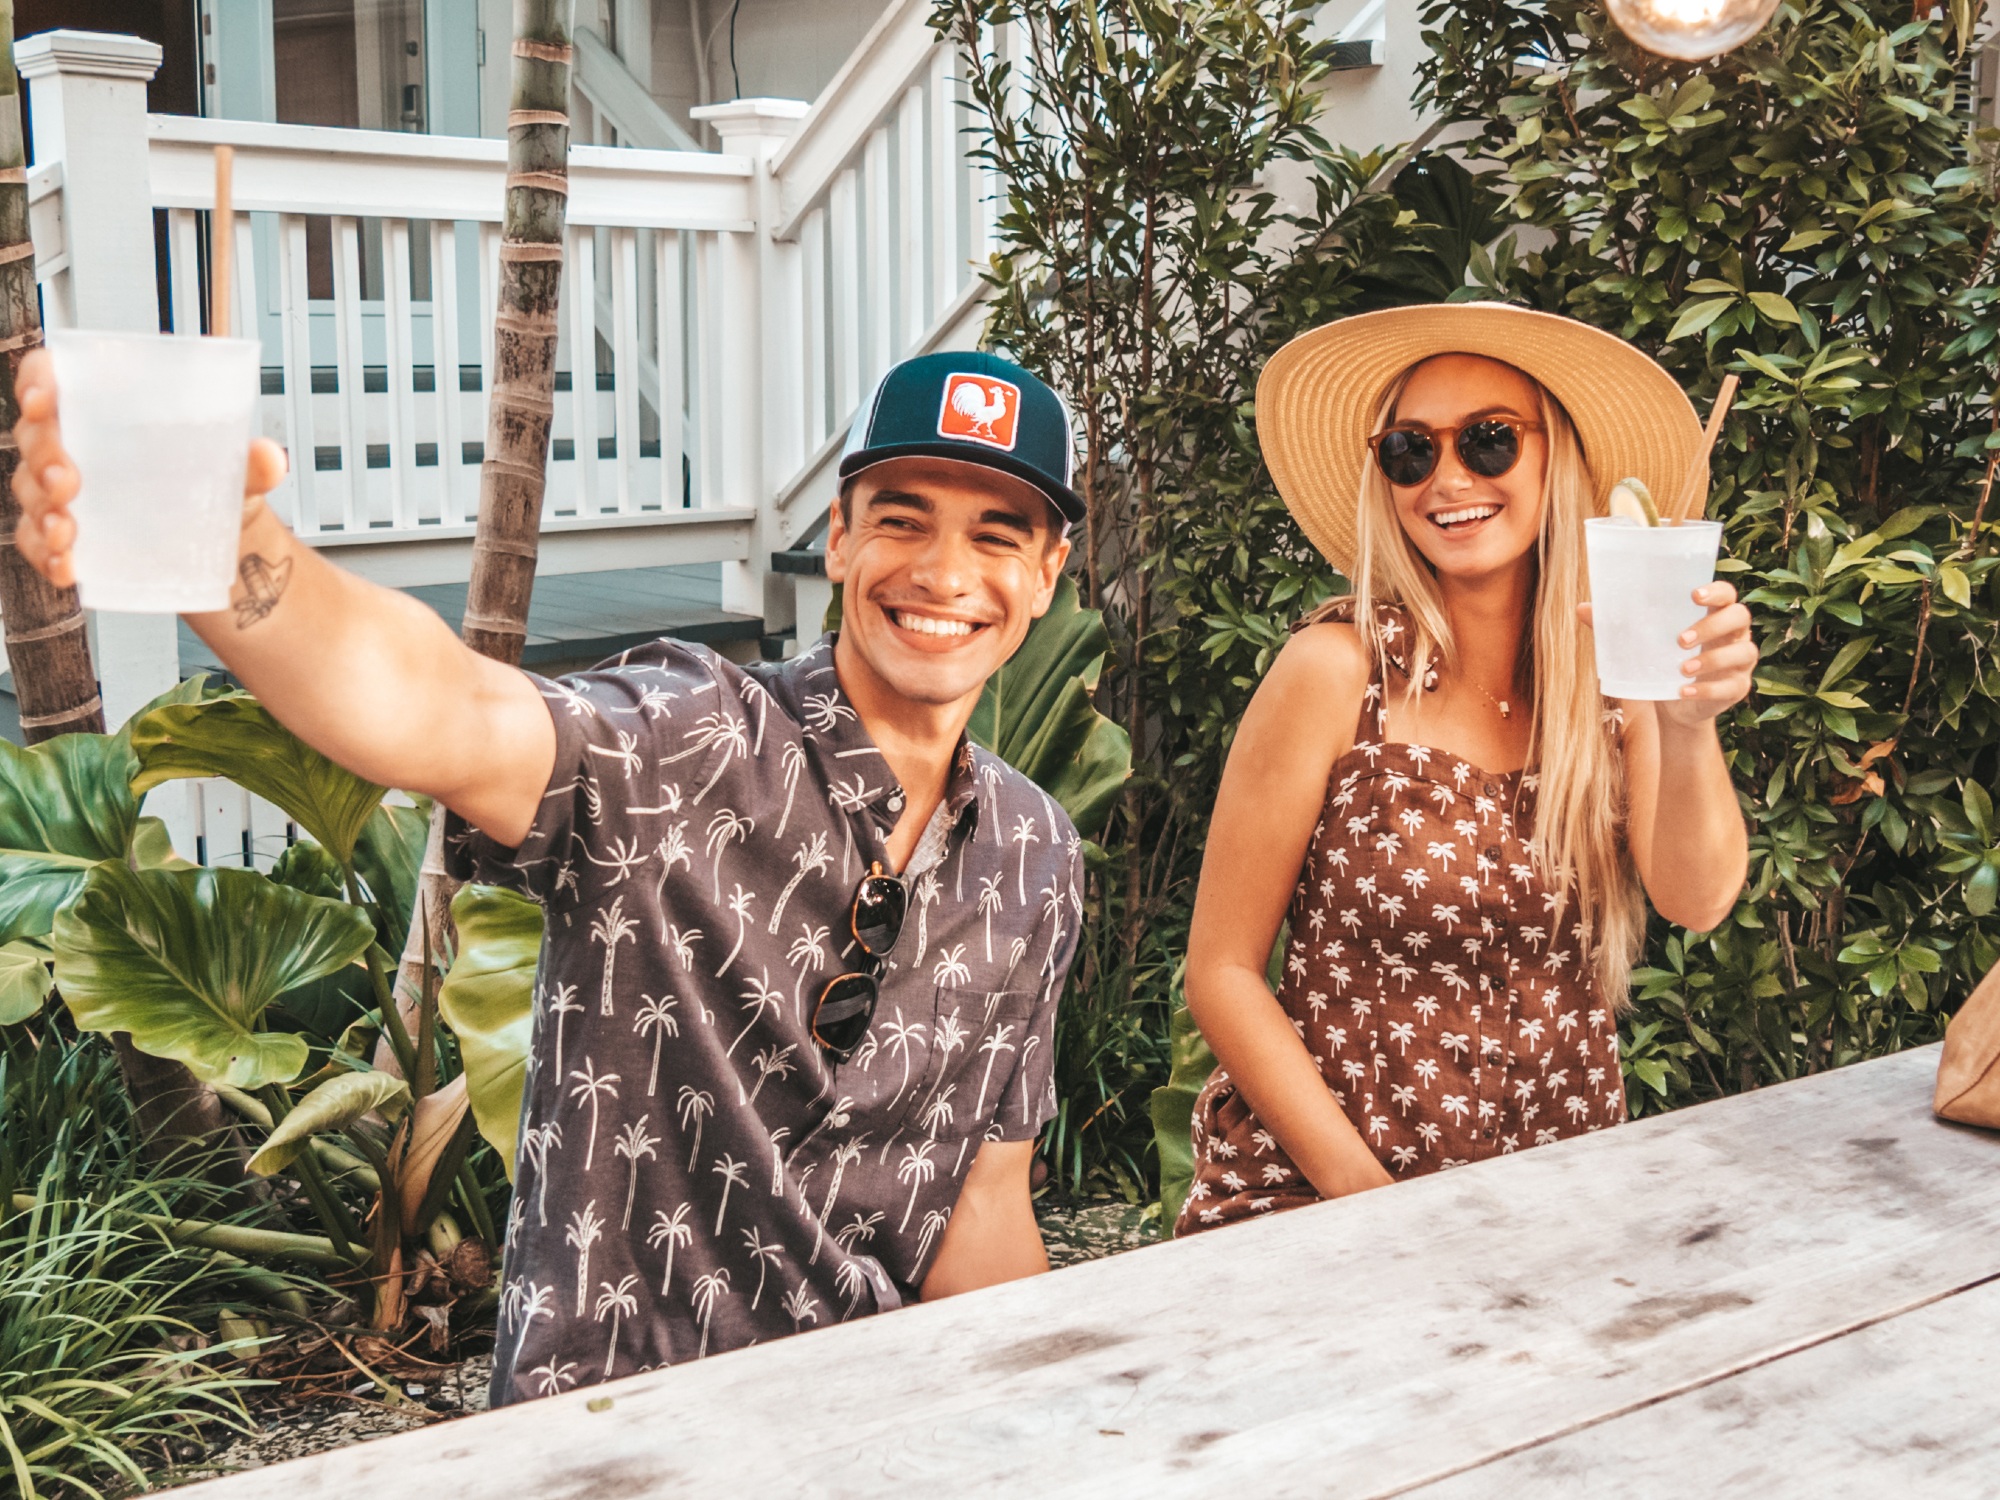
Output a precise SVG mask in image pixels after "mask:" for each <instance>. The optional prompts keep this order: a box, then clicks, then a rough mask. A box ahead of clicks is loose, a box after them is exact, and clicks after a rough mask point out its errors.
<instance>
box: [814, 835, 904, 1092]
mask: <svg viewBox="0 0 2000 1500" xmlns="http://www.w3.org/2000/svg"><path fill="white" fill-rule="evenodd" d="M909 909H910V893H909V888H908V887H907V886H905V885H904V884H903V882H902V880H901V879H900V878H899V877H897V876H894V875H891V874H889V873H888V872H887V871H886V870H884V869H883V868H882V866H881V865H880V863H875V864H871V865H870V866H869V867H868V873H867V874H866V875H864V876H862V877H861V883H860V884H859V885H857V886H856V887H855V888H854V902H853V905H852V906H851V907H850V908H849V911H848V916H847V930H848V931H849V932H850V933H851V934H853V937H854V944H855V946H856V947H858V948H859V949H860V950H861V952H862V955H863V956H864V957H865V958H866V959H867V961H868V967H867V968H866V969H864V970H862V971H861V972H860V973H858V974H837V975H835V976H834V977H833V978H832V979H830V980H828V981H827V983H826V986H825V988H823V989H822V990H821V991H820V992H819V1000H818V1002H817V1003H816V1004H815V1005H814V1006H813V1014H812V1037H813V1041H815V1042H816V1043H818V1044H819V1047H820V1049H821V1050H822V1051H823V1052H825V1053H826V1055H827V1056H828V1057H830V1058H831V1059H832V1060H833V1061H834V1062H836V1063H844V1062H846V1061H847V1060H848V1059H849V1058H851V1057H852V1056H854V1053H855V1051H856V1049H857V1048H859V1047H860V1045H861V1042H862V1039H863V1038H864V1037H866V1036H867V1035H868V1027H869V1024H870V1023H871V1022H872V1021H873V1020H874V1019H875V1002H876V1000H877V999H878V998H879V996H880V994H881V986H880V983H879V976H880V975H881V972H882V960H883V959H885V958H887V957H888V956H889V954H890V952H891V951H892V950H893V949H894V948H895V946H896V939H897V938H899V937H901V936H902V934H903V918H904V916H905V915H906V914H907V913H908V912H909Z"/></svg>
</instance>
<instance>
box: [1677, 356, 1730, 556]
mask: <svg viewBox="0 0 2000 1500" xmlns="http://www.w3.org/2000/svg"><path fill="white" fill-rule="evenodd" d="M1738 384H1739V382H1738V381H1737V379H1736V377H1735V376H1734V375H1725V376H1723V377H1722V389H1721V390H1719V391H1717V392H1716V393H1715V405H1713V406H1711V407H1710V408H1709V409H1708V426H1707V428H1706V429H1704V431H1703V432H1702V435H1701V451H1700V452H1699V453H1697V454H1695V456H1694V462H1693V463H1691V464H1689V465H1688V472H1687V478H1686V479H1685V480H1683V481H1682V483H1681V493H1680V498H1679V499H1678V500H1676V501H1675V502H1674V509H1673V513H1672V514H1671V515H1670V516H1669V517H1668V520H1669V521H1670V522H1671V524H1673V525H1675V526H1678V525H1680V524H1681V522H1683V521H1685V520H1686V519H1687V518H1688V512H1689V511H1691V510H1692V511H1696V512H1697V514H1698V513H1699V512H1700V511H1701V510H1706V509H1707V502H1708V456H1709V454H1711V453H1713V452H1714V451H1715V440H1716V439H1717V438H1718V437H1720V436H1722V419H1723V418H1724V417H1726V416H1728V415H1729V404H1730V402H1732V401H1734V400H1735V399H1736V387H1737V385H1738ZM1697 499H1699V500H1700V501H1701V502H1702V503H1701V505H1700V506H1697V505H1696V504H1695V502H1696V500H1697Z"/></svg>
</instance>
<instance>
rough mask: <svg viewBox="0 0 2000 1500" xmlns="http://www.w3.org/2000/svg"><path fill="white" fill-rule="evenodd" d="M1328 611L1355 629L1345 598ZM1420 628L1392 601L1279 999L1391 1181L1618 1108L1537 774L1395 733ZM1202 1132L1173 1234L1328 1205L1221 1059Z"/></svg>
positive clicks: (1325, 816)
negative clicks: (1537, 823) (1537, 825)
mask: <svg viewBox="0 0 2000 1500" xmlns="http://www.w3.org/2000/svg"><path fill="white" fill-rule="evenodd" d="M1320 619H1334V620H1342V621H1349V622H1351V621H1352V620H1353V604H1352V602H1351V601H1341V602H1340V603H1339V604H1338V605H1336V606H1334V607H1333V608H1331V609H1328V610H1326V611H1324V612H1322V613H1321V614H1319V615H1317V616H1314V617H1312V620H1313V621H1317V620H1320ZM1301 623H1302V624H1303V623H1307V622H1301ZM1408 635H1409V627H1408V621H1407V619H1406V617H1405V616H1404V615H1403V614H1402V613H1401V612H1400V611H1399V610H1397V609H1395V608H1393V607H1391V606H1381V607H1380V608H1379V609H1378V613H1377V617H1376V640H1377V645H1378V649H1377V650H1376V652H1375V659H1376V661H1377V663H1378V666H1377V668H1376V671H1375V674H1374V677H1373V678H1372V680H1371V681H1370V683H1369V686H1368V691H1367V694H1366V696H1365V698H1364V699H1363V702H1362V709H1361V722H1360V724H1359V725H1358V726H1357V727H1356V730H1355V737H1354V748H1353V749H1351V750H1349V751H1348V752H1347V754H1345V755H1343V756H1342V757H1341V758H1340V759H1339V760H1337V761H1336V762H1334V765H1333V770H1332V772H1331V774H1330V775H1329V777H1328V780H1327V796H1326V804H1325V806H1324V808H1323V809H1322V810H1321V813H1320V820H1319V823H1318V826H1317V827H1315V828H1314V829H1313V835H1312V841H1311V843H1310V845H1309V846H1308V848H1307V851H1306V858H1305V863H1304V865H1303V866H1302V867H1301V869H1300V872H1299V883H1298V888H1297V890H1296V891H1295V892H1294V893H1293V896H1292V903H1291V908H1290V912H1289V919H1290V923H1291V937H1290V941H1289V943H1288V945H1287V948H1286V951H1285V969H1284V979H1283V982H1282V983H1281V984H1280V986H1279V989H1278V1001H1279V1003H1280V1004H1281V1005H1282V1006H1283V1007H1284V1009H1285V1013H1286V1015H1288V1016H1289V1017H1290V1018H1291V1022H1292V1026H1293V1028H1294V1029H1295V1030H1297V1032H1298V1033H1299V1036H1300V1037H1301V1038H1302V1039H1303V1040H1304V1041H1305V1044H1306V1047H1307V1048H1308V1050H1310V1052H1311V1053H1312V1057H1313V1061H1314V1062H1316V1063H1317V1064H1318V1065H1319V1070H1320V1074H1321V1076H1322V1077H1324V1078H1325V1079H1326V1083H1327V1087H1328V1088H1330V1089H1331V1090H1332V1091H1333V1097H1334V1098H1335V1099H1336V1100H1337V1101H1339V1103H1340V1106H1341V1108H1342V1109H1343V1110H1345V1111H1346V1113H1347V1117H1348V1118H1349V1119H1350V1120H1352V1121H1353V1122H1354V1127H1355V1129H1356V1130H1358V1131H1360V1132H1361V1137H1362V1139H1363V1140H1365V1141H1366V1142H1367V1143H1368V1145H1369V1146H1370V1148H1371V1149H1373V1151H1374V1152H1375V1155H1376V1156H1377V1157H1378V1158H1379V1159H1380V1160H1381V1162H1382V1164H1383V1165H1384V1166H1385V1167H1387V1168H1388V1169H1389V1170H1390V1171H1391V1172H1392V1173H1394V1174H1395V1176H1396V1177H1397V1178H1398V1179H1401V1178H1405V1177H1420V1176H1423V1175H1425V1174H1427V1173H1430V1172H1435V1171H1439V1170H1441V1169H1442V1168H1445V1167H1456V1166H1462V1165H1463V1164H1464V1163H1466V1162H1470V1161H1479V1160H1482V1159H1483V1158H1486V1157H1489V1156H1495V1155H1499V1154H1502V1153H1505V1152H1510V1151H1514V1150H1517V1149H1519V1148H1520V1147H1523V1146H1539V1145H1543V1144H1545V1143H1547V1142H1549V1141H1554V1140H1559V1139H1561V1138H1562V1137H1564V1136H1569V1135H1577V1134H1580V1133H1582V1132H1584V1131H1589V1130H1597V1129H1600V1128H1601V1127H1603V1126H1606V1125H1614V1124H1616V1123H1618V1122H1619V1121H1620V1120H1623V1119H1624V1118H1625V1089H1624V1082H1623V1079H1622V1077H1621V1074H1620V1072H1619V1066H1618V1033H1617V1029H1616V1027H1615V1026H1614V1025H1613V1023H1612V1019H1611V1015H1610V1012H1609V1010H1608V1008H1607V1007H1606V1006H1605V1004H1604V1002H1603V1001H1602V1000H1601V999H1600V998H1599V996H1598V991H1597V986H1596V984H1595V982H1594V968H1595V957H1596V956H1595V952H1594V950H1592V949H1591V947H1590V944H1589V942H1588V939H1587V935H1586V934H1585V933H1584V932H1583V931H1582V929H1581V927H1580V925H1579V924H1578V923H1577V922H1576V921H1575V917H1574V913H1575V910H1576V907H1575V903H1574V902H1573V901H1571V902H1569V903H1567V904H1566V905H1565V911H1566V913H1567V914H1566V915H1565V916H1564V917H1563V922H1564V923H1565V926H1564V929H1563V930H1561V931H1558V930H1557V929H1556V910H1557V907H1558V906H1559V905H1563V904H1564V903H1560V902H1559V901H1558V895H1557V892H1556V891H1555V890H1554V889H1553V888H1552V887H1551V886H1550V885H1549V883H1548V882H1547V881H1546V880H1545V879H1544V878H1543V876H1542V874H1541V872H1540V871H1539V870H1538V869H1537V868H1536V864H1535V860H1534V858H1533V851H1532V840H1533V837H1534V810H1535V792H1536V783H1537V778H1536V776H1535V775H1534V773H1533V772H1532V771H1529V772H1522V771H1512V772H1505V773H1498V774H1496V773H1494V772H1490V771H1483V770H1481V769H1480V768H1479V767H1477V766H1475V765H1473V764H1472V763H1471V762H1469V761H1465V760H1461V759H1459V758H1458V757H1457V756H1454V755H1447V754H1445V753H1444V752H1443V751H1440V750H1434V749H1431V748H1430V747H1428V746H1425V745H1407V744H1399V743H1395V742H1392V741H1390V740H1389V738H1388V733H1387V702H1388V693H1389V692H1390V691H1392V690H1393V691H1402V690H1403V687H1404V684H1406V683H1407V681H1408V666H1407V662H1406V656H1405V646H1406V642H1407V640H1408ZM1382 664H1386V669H1385V667H1384V665H1382ZM1392 676H1393V679H1394V681H1393V683H1392V680H1391V679H1392ZM1424 686H1425V690H1426V691H1432V690H1434V689H1435V688H1436V686H1437V680H1436V676H1435V674H1432V675H1431V677H1430V678H1429V680H1428V681H1426V683H1425V685H1424ZM1192 1129H1193V1136H1194V1157H1195V1174H1194V1185H1193V1187H1192V1188H1191V1189H1190V1190H1189V1193H1188V1197H1187V1202H1186V1204H1185V1205H1184V1206H1183V1207H1182V1209H1181V1214H1180V1219H1179V1221H1178V1222H1177V1223H1176V1225H1175V1226H1174V1232H1175V1233H1176V1234H1187V1233H1190V1232H1191V1231H1194V1230H1198V1229H1206V1228H1209V1227H1210V1226H1212V1225H1216V1224H1232V1223H1236V1222H1238V1221H1240V1220H1243V1219H1248V1218H1254V1217H1255V1216H1257V1215H1258V1214H1264V1213H1272V1212H1275V1211H1277V1210H1281V1209H1287V1208H1298V1207H1301V1206H1303V1205H1304V1204H1307V1203H1314V1202H1317V1201H1318V1199H1319V1195H1318V1194H1317V1193H1316V1192H1315V1191H1314V1189H1313V1186H1312V1184H1311V1183H1310V1182H1308V1181H1307V1180H1306V1177H1305V1175H1304V1174H1303V1173H1302V1172H1300V1171H1299V1169H1298V1168H1297V1166H1295V1165H1294V1164H1293V1162H1292V1160H1291V1158H1290V1157H1289V1156H1287V1155H1286V1154H1285V1149H1284V1147H1282V1146H1280V1145H1279V1144H1278V1143H1277V1140H1276V1139H1275V1138H1274V1137H1273V1136H1272V1134H1271V1133H1270V1132H1269V1131H1268V1130H1266V1129H1265V1128H1264V1127H1263V1126H1262V1125H1261V1124H1260V1123H1259V1122H1258V1120H1257V1117H1256V1116H1255V1115H1254V1114H1252V1113H1251V1112H1250V1108H1249V1106H1248V1105H1247V1104H1246V1103H1245V1102H1244V1100H1243V1098H1242V1096H1241V1095H1240V1094H1239V1093H1238V1092H1237V1089H1236V1086H1235V1085H1234V1084H1233V1083H1232V1082H1231V1081H1230V1078H1229V1075H1228V1073H1227V1072H1226V1071H1225V1070H1223V1069H1221V1068H1217V1069H1216V1071H1215V1073H1214V1074H1213V1075H1212V1076H1211V1077H1210V1078H1209V1080H1208V1083H1207V1085H1206V1087H1204V1088H1203V1090H1202V1092H1201V1096H1200V1098H1199V1099H1198V1100H1196V1102H1195V1110H1194V1122H1193V1127H1192Z"/></svg>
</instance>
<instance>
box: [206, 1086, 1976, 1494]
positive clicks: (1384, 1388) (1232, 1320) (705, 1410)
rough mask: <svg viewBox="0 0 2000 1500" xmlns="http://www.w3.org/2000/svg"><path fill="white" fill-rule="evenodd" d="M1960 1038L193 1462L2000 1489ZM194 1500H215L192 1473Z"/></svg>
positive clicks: (592, 1473)
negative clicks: (1118, 1252) (1934, 1105)
mask: <svg viewBox="0 0 2000 1500" xmlns="http://www.w3.org/2000/svg"><path fill="white" fill-rule="evenodd" d="M1936 1066H1937V1049H1936V1048H1935V1047H1929V1048H1923V1049H1920V1050H1918V1051H1914V1052H1909V1053H1905V1054H1903V1055H1901V1056H1898V1057H1892V1058H1885V1059H1882V1060H1880V1061H1877V1062H1870V1063H1865V1064H1861V1065H1859V1066H1856V1067H1852V1068H1848V1069H1845V1070H1843V1071H1840V1072H1837V1073H1831V1074H1826V1075H1822V1076H1820V1077H1817V1078H1812V1079H1807V1080H1804V1081H1801V1082H1798V1083H1792V1084H1786V1085H1783V1086H1780V1087H1776V1088H1770V1089H1766V1090H1764V1091H1762V1092H1761V1093H1757V1094H1750V1095H1745V1096H1743V1097H1740V1098H1735V1099H1728V1100H1724V1101H1721V1102H1719V1103H1715V1104H1709V1105H1704V1106H1702V1107H1700V1108H1696V1109H1690V1110H1685V1111H1682V1112H1680V1113H1677V1114H1674V1115H1670V1116H1665V1117H1661V1118H1656V1119H1651V1120H1647V1121H1644V1122H1642V1123H1639V1124H1636V1125H1628V1126H1624V1127H1622V1128H1620V1129H1618V1130H1614V1131H1607V1132H1605V1133H1603V1134H1600V1135H1594V1136H1588V1137H1584V1138H1582V1139H1578V1140H1572V1141H1566V1142H1564V1143H1562V1144H1560V1145H1555V1146H1548V1147H1543V1148H1541V1149H1539V1150H1535V1151H1530V1152H1526V1153H1524V1154H1522V1155H1519V1156H1513V1157H1504V1158H1501V1159H1499V1160H1496V1161H1491V1162H1487V1163H1484V1164H1482V1165H1479V1166H1474V1167H1467V1168H1462V1169H1459V1170H1456V1171H1451V1172H1446V1173H1444V1174H1442V1175H1440V1176H1436V1177H1430V1178H1425V1179H1423V1180H1421V1181H1418V1182H1412V1183H1408V1184H1405V1185H1403V1186H1400V1187H1397V1188H1395V1189H1393V1190H1390V1191H1386V1192H1376V1193H1370V1194H1367V1195H1365V1196H1363V1197H1360V1198H1356V1199H1351V1200H1348V1201H1345V1202H1340V1203H1329V1204H1323V1205H1320V1206H1317V1207H1314V1208H1309V1209H1304V1210H1300V1211H1298V1212H1296V1213H1290V1214H1285V1215H1281V1216H1279V1217H1277V1218H1274V1219H1270V1220H1266V1221H1260V1222H1258V1223H1254V1224H1248V1225H1243V1226H1241V1227H1238V1228H1233V1229H1224V1230H1220V1231H1216V1232H1213V1233H1210V1234H1205V1235H1200V1236H1197V1237H1196V1238H1194V1239H1192V1240H1188V1241H1184V1242H1180V1243H1176V1244H1167V1245H1159V1246H1154V1247H1150V1248H1148V1249H1144V1250H1139V1251H1135V1252H1133V1253H1131V1254H1129V1255H1123V1256H1119V1257H1116V1258H1114V1259H1111V1260H1104V1261H1097V1262H1093V1263H1091V1264H1089V1265H1084V1266H1078V1267H1075V1268H1073V1269H1071V1270H1067V1271H1062V1272H1058V1273H1056V1274H1055V1275H1052V1276H1046V1277H1040V1278H1037V1279H1035V1280H1032V1281H1027V1282H1020V1283H1016V1284H1014V1285H1012V1286H1006V1287H998V1288H994V1289H992V1290H990V1291H987V1292H982V1293H977V1294H974V1295H971V1296H967V1297H963V1298H959V1299H957V1300H955V1301H949V1302H942V1303H938V1304H936V1305H933V1306H927V1307H918V1308H913V1309H910V1310H908V1311H904V1312H899V1313H895V1314H892V1315H890V1316H887V1317H882V1318H875V1319H869V1320H865V1321H862V1322H859V1323H854V1324H850V1325H847V1326H844V1327H840V1328H835V1329H830V1330H825V1331H821V1332H816V1333H808V1334H806V1335H804V1336H803V1337H799V1338H794V1339H788V1340H785V1341H784V1342H782V1343H779V1344H774V1345H770V1346H768V1347H764V1348H759V1349H750V1350H745V1351H742V1352H740V1353H735V1354H729V1355H724V1356H721V1357H718V1358H713V1359H709V1360H707V1361H704V1362H702V1363H700V1364H694V1365H685V1366H681V1367H679V1368H676V1369H672V1370H664V1371H659V1372H656V1373H654V1374H651V1375H641V1376H635V1377H633V1378H631V1379H628V1380H623V1381H619V1382H617V1383H616V1384H613V1385H608V1386H601V1387H597V1388H595V1389H588V1390H580V1391H576V1392H573V1393H571V1394H569V1395H566V1396H561V1397H557V1398H554V1399H551V1400H547V1401H539V1402H535V1403H532V1404H530V1405H524V1406H517V1407H513V1408H509V1409H508V1410H506V1411H503V1412H497V1413H493V1414H490V1415H486V1416H480V1417H472V1418H468V1419H466V1420H463V1421H459V1422H452V1423H447V1424H441V1425H440V1426H438V1427H434V1428H431V1429H429V1430H427V1431H424V1432H418V1433H411V1434H408V1435H405V1436H402V1437H394V1438H388V1439H385V1440H382V1441H379V1442H375V1443H370V1444H367V1445H365V1446H363V1447H359V1448H350V1449H347V1450H344V1451H341V1452H337V1453H333V1454H328V1455H325V1456H322V1457H319V1458H312V1459H305V1460H301V1461H299V1462H296V1463H290V1464H285V1465H282V1466H279V1467H275V1468H270V1469H264V1470H259V1471H256V1472H253V1473H249V1474H244V1475H239V1476H236V1477H233V1478H229V1479H224V1480H218V1481H212V1482H211V1483H210V1484H208V1485H206V1486H202V1487H199V1488H200V1490H201V1500H249V1497H251V1496H271V1497H282V1500H310V1497H322V1496H323V1497H327V1500H336V1497H337V1500H356V1497H361V1500H402V1497H409V1500H440V1497H446V1496H449V1497H453V1500H458V1497H463V1500H488V1497H491V1500H503V1497H504V1500H522V1497H535V1500H626V1497H633V1496H642V1495H644V1496H651V1495H682V1494H686V1495H714V1496H732V1497H733V1496H751V1495H755V1496H764V1495H772V1496H830V1497H831V1496H854V1495H911V1496H926V1497H929V1496H961V1495H964V1496H974V1495H978V1496H987V1495H1007V1496H1014V1495H1021V1496H1028V1495H1032V1496H1036V1497H1038V1500H1039V1497H1047V1496H1080V1497H1081V1496H1089V1497H1092V1500H1098V1497H1104V1496H1124V1495H1134V1496H1145V1497H1148V1500H1158V1497H1170V1496H1190V1497H1192V1496H1201V1497H1203V1500H1212V1497H1217V1496H1222V1497H1239V1496H1240V1497H1253V1496H1254V1497H1259V1500H1261V1497H1265V1496H1276V1495H1301V1496H1315V1497H1318V1496H1349V1495H1351V1496H1381V1495H1408V1494H1415V1495H1421V1496H1424V1497H1427V1500H1431V1497H1437V1500H1441V1497H1446V1496H1450V1497H1464V1496H1485V1495H1509V1496H1513V1495H1526V1496H1534V1497H1538V1500H1539V1497H1545V1496H1567V1495H1577V1496H1583V1495H1589V1496H1604V1495H1614V1494H1615V1495H1618V1496H1620V1497H1621V1500H1624V1497H1632V1496H1648V1497H1650V1496H1661V1497H1666V1496H1673V1497H1682V1496H1697V1495H1699V1496H1708V1495H1715V1494H1749V1493H1755V1494H1756V1495H1758V1496H1759V1497H1760V1500H1761V1497H1766V1496H1771V1495H1798V1496H1812V1497H1815V1500H1819V1497H1825V1496H1833V1495H1857V1496H1869V1497H1879V1496H1896V1497H1901V1496H1921V1497H1924V1500H1939V1497H1948V1496H1957V1495H1965V1496H1981V1497H1986V1496H1991V1495H1994V1494H1996V1493H2000V1136H1995V1135H1992V1134H1987V1133H1983V1132H1979V1131H1974V1130H1969V1129H1962V1128H1959V1127H1955V1126H1951V1125H1945V1124H1942V1123H1939V1122H1938V1121H1936V1120H1934V1119H1933V1118H1932V1117H1931V1115H1930V1111H1929V1102H1930V1096H1931V1084H1932V1079H1933V1075H1934V1073H1935V1070H1936ZM190 1500H193V1496H190Z"/></svg>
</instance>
